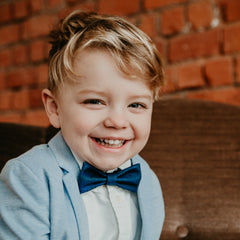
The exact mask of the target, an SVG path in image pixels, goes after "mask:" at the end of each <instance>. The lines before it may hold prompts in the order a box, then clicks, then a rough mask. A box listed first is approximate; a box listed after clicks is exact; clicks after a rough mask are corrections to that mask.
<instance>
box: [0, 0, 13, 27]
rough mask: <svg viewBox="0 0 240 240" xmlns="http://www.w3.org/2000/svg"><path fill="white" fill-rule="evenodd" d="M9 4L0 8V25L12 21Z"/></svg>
mask: <svg viewBox="0 0 240 240" xmlns="http://www.w3.org/2000/svg"><path fill="white" fill-rule="evenodd" d="M11 6H12V4H11V3H8V4H4V5H2V6H0V23H2V22H6V21H10V20H11V19H12V13H11Z"/></svg>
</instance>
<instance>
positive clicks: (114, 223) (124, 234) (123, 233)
mask: <svg viewBox="0 0 240 240" xmlns="http://www.w3.org/2000/svg"><path fill="white" fill-rule="evenodd" d="M74 156H75V158H76V159H77V161H78V163H79V166H80V168H82V164H83V162H82V161H81V160H80V159H79V158H78V157H77V156H76V155H75V154H74ZM129 166H131V160H128V161H127V162H125V163H124V164H123V165H122V166H120V168H121V169H124V168H127V167H129ZM81 195H82V198H83V202H84V204H85V207H86V211H87V216H88V225H89V235H90V238H89V239H90V240H133V239H135V238H136V236H138V234H139V232H137V229H138V228H139V224H141V220H140V219H141V217H140V213H139V207H138V200H137V196H136V193H133V192H130V191H127V190H125V189H122V188H119V187H117V186H110V185H103V186H99V187H97V188H95V189H93V190H91V191H88V192H85V193H82V194H81ZM137 239H138V238H137Z"/></svg>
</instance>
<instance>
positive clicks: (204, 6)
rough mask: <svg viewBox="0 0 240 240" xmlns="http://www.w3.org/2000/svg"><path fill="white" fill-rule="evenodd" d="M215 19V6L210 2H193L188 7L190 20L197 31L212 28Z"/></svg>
mask: <svg viewBox="0 0 240 240" xmlns="http://www.w3.org/2000/svg"><path fill="white" fill-rule="evenodd" d="M213 17H214V16H213V5H212V3H211V2H210V1H209V0H201V1H199V2H193V3H191V4H190V5H189V7H188V19H189V21H190V22H191V24H192V26H193V28H195V29H198V28H203V27H210V26H211V22H212V20H213Z"/></svg>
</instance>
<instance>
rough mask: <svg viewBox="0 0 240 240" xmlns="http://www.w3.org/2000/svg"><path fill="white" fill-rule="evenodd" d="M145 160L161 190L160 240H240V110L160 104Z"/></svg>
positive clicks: (197, 103) (201, 104)
mask: <svg viewBox="0 0 240 240" xmlns="http://www.w3.org/2000/svg"><path fill="white" fill-rule="evenodd" d="M141 155H142V156H143V157H144V158H145V159H146V160H147V161H148V162H149V163H150V165H151V166H152V168H153V169H154V171H155V172H156V173H157V175H158V177H159V179H160V182H161V185H162V190H163V195H164V199H165V206H166V219H165V223H164V228H163V233H162V237H161V239H171V240H175V239H179V238H180V239H181V238H184V237H185V238H184V239H194V240H196V239H201V240H208V239H209V240H210V239H211V240H218V239H219V240H220V239H221V240H228V239H231V240H234V239H236V240H237V239H240V226H239V218H240V108H239V107H234V106H228V105H223V104H219V103H212V102H202V101H190V100H189V101H188V100H168V101H162V102H159V103H157V104H156V106H155V110H154V114H153V123H152V134H151V137H150V139H149V142H148V144H147V146H146V148H145V149H144V151H143V152H142V154H141Z"/></svg>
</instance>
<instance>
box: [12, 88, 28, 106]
mask: <svg viewBox="0 0 240 240" xmlns="http://www.w3.org/2000/svg"><path fill="white" fill-rule="evenodd" d="M28 107H29V90H21V91H17V92H13V93H12V105H11V108H12V109H17V110H21V109H27V108H28Z"/></svg>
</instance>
